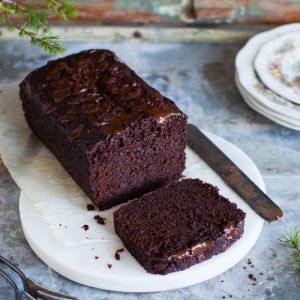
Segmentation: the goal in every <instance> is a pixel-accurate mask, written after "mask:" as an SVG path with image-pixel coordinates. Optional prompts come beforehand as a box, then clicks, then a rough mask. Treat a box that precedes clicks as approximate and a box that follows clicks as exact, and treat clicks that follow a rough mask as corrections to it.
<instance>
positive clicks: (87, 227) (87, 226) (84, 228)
mask: <svg viewBox="0 0 300 300" xmlns="http://www.w3.org/2000/svg"><path fill="white" fill-rule="evenodd" d="M81 228H82V229H83V230H85V231H87V230H89V225H83V226H82V227H81Z"/></svg>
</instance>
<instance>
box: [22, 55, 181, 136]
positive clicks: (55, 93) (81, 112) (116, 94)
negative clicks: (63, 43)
mask: <svg viewBox="0 0 300 300" xmlns="http://www.w3.org/2000/svg"><path fill="white" fill-rule="evenodd" d="M25 82H26V80H25ZM29 82H30V83H29ZM26 88H27V90H28V92H30V94H31V95H32V96H33V98H34V100H35V101H37V102H38V103H39V104H41V105H42V110H43V111H44V112H45V113H46V114H49V115H51V116H52V117H53V118H54V119H57V120H58V122H59V124H60V126H62V127H63V128H64V129H66V130H67V132H68V135H69V138H70V139H71V140H76V139H78V138H79V137H82V136H83V135H84V136H86V135H90V134H96V135H99V134H100V135H102V136H107V135H110V134H114V133H120V132H121V131H122V130H124V129H125V128H127V127H128V126H129V125H130V124H132V123H134V122H136V121H138V120H141V119H144V118H148V117H152V118H153V119H155V120H156V121H157V122H158V123H164V122H165V121H166V119H167V118H168V117H169V116H172V115H181V114H182V113H181V112H180V110H179V109H178V108H177V107H176V105H175V104H174V103H173V102H172V101H171V100H169V99H167V98H165V97H163V96H162V95H161V94H160V93H159V92H158V91H157V90H155V89H153V88H151V87H150V86H149V85H148V84H147V83H146V82H144V81H143V80H142V79H141V78H140V77H139V76H137V75H136V73H135V72H133V71H132V70H131V69H130V68H129V67H128V66H126V65H125V64H124V63H122V62H121V61H120V60H119V59H118V57H117V56H116V55H115V54H114V53H113V52H111V51H108V50H88V51H83V52H80V53H78V54H74V55H71V56H68V57H65V58H62V59H58V60H55V61H49V62H48V63H47V65H46V66H44V67H42V68H40V69H37V70H35V71H34V72H32V73H31V74H30V75H29V76H28V77H27V84H26Z"/></svg>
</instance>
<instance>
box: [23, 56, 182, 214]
mask: <svg viewBox="0 0 300 300" xmlns="http://www.w3.org/2000/svg"><path fill="white" fill-rule="evenodd" d="M20 98H21V100H22V104H23V109H24V112H25V117H26V120H27V122H28V125H29V126H30V128H31V129H32V131H33V132H34V133H35V135H36V136H37V137H38V138H39V139H40V140H41V141H42V142H43V143H44V144H45V145H46V146H47V147H48V148H49V149H50V150H51V151H52V152H53V153H54V155H55V156H56V157H57V158H58V160H59V161H60V162H61V164H62V165H63V166H64V168H65V169H66V170H67V171H68V172H69V174H70V175H71V176H72V177H73V179H74V180H75V181H76V182H77V183H78V185H79V186H80V187H81V188H82V189H83V190H84V191H85V192H86V194H87V195H88V196H89V197H90V198H91V199H92V201H93V202H94V203H95V204H96V205H97V206H98V207H99V208H100V209H107V208H110V207H112V206H114V205H116V204H119V203H121V202H124V201H127V200H129V199H132V198H134V197H138V196H140V195H142V194H144V193H146V192H149V191H151V190H153V189H156V188H158V187H160V186H163V185H165V184H167V183H169V182H170V181H172V180H176V179H178V178H180V177H181V174H182V171H183V169H184V163H185V154H184V149H185V144H186V116H185V114H183V113H182V112H181V111H180V110H179V109H178V107H177V106H176V105H175V103H174V102H173V101H171V100H170V99H168V98H166V97H164V96H162V95H161V94H160V93H159V92H158V91H157V90H155V89H153V88H152V87H150V86H149V85H148V84H147V83H146V82H145V81H143V80H142V79H141V78H140V77H139V76H138V75H137V74H136V73H135V72H134V71H132V70H131V69H130V68H129V67H128V66H127V65H125V64H124V63H122V62H121V61H120V60H119V59H118V57H117V56H116V55H115V54H114V53H113V52H111V51H108V50H87V51H83V52H80V53H77V54H73V55H70V56H67V57H64V58H61V59H57V60H54V61H50V62H48V63H47V65H45V66H43V67H41V68H39V69H36V70H34V71H33V72H31V73H30V74H29V75H28V76H27V77H26V78H25V79H24V81H23V82H22V83H21V85H20Z"/></svg>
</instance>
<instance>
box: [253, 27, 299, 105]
mask: <svg viewBox="0 0 300 300" xmlns="http://www.w3.org/2000/svg"><path fill="white" fill-rule="evenodd" d="M254 67H255V70H256V72H257V74H258V76H259V78H260V79H261V81H262V82H263V83H264V84H265V85H266V86H267V87H268V88H269V89H270V90H272V91H274V92H275V93H277V94H278V95H280V96H281V97H284V98H286V99H287V100H290V101H293V102H295V103H297V104H300V30H299V31H296V32H290V33H287V34H283V35H281V36H278V37H276V38H274V39H272V40H270V41H269V42H267V43H266V44H264V45H263V46H262V47H261V48H260V50H259V52H258V54H257V56H256V58H255V60H254Z"/></svg>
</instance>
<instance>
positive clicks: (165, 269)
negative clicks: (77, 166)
mask: <svg viewBox="0 0 300 300" xmlns="http://www.w3.org/2000/svg"><path fill="white" fill-rule="evenodd" d="M244 221H245V213H244V212H243V211H242V210H240V209H238V208H237V206H236V205H235V204H233V203H231V202H230V201H229V200H228V199H226V198H224V197H223V196H221V195H220V194H219V193H218V189H217V188H216V187H214V186H212V185H210V184H208V183H204V182H202V181H200V180H199V179H184V180H181V181H179V182H173V183H170V184H169V185H167V186H165V187H162V188H160V189H158V190H156V191H154V192H151V193H149V194H147V195H144V196H142V197H140V198H139V199H136V200H133V201H132V202H130V203H129V204H127V205H124V206H122V207H121V208H120V209H119V210H117V211H116V212H115V213H114V223H115V231H116V233H117V234H118V235H119V237H120V238H121V240H122V241H123V243H124V245H125V247H126V248H128V250H129V251H130V253H131V254H132V255H133V256H134V257H135V258H136V259H137V260H138V261H139V262H140V264H141V265H142V266H143V267H144V268H145V269H146V270H147V271H148V272H150V273H154V274H168V273H170V272H175V271H180V270H184V269H186V268H188V267H190V266H192V265H194V264H197V263H200V262H202V261H204V260H207V259H209V258H210V257H212V256H213V255H216V254H219V253H221V252H223V251H225V250H226V249H228V248H229V247H230V246H231V245H232V244H233V243H234V242H235V241H236V240H238V239H239V238H240V237H241V236H242V234H243V231H244Z"/></svg>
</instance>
